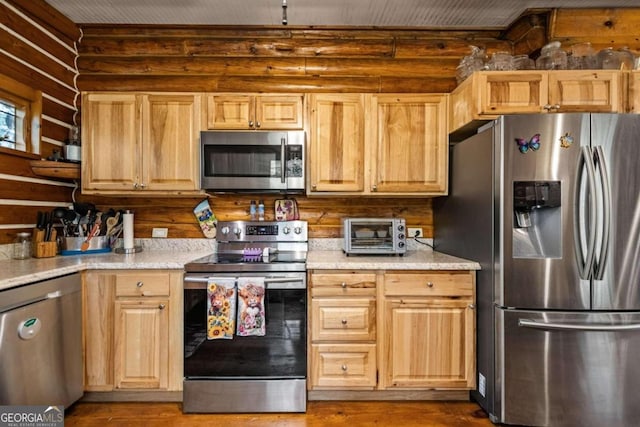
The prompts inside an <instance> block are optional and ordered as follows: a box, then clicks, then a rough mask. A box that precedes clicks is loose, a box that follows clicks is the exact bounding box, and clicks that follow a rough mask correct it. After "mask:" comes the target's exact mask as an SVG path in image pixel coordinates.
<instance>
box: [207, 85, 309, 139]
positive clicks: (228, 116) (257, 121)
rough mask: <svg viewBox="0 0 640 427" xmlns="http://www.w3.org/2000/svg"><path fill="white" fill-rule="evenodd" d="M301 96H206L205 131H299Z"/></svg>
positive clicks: (232, 94) (300, 127) (300, 125)
mask: <svg viewBox="0 0 640 427" xmlns="http://www.w3.org/2000/svg"><path fill="white" fill-rule="evenodd" d="M303 99H304V97H303V95H302V94H278V95H251V94H237V93H220V94H213V93H211V94H207V128H208V129H233V130H247V129H264V130H272V129H302V124H303V123H302V118H303Z"/></svg>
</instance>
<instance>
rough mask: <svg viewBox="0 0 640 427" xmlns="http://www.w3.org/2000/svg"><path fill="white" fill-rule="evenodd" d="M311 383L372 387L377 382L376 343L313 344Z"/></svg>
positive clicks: (314, 385)
mask: <svg viewBox="0 0 640 427" xmlns="http://www.w3.org/2000/svg"><path fill="white" fill-rule="evenodd" d="M311 361H312V362H311V370H310V372H311V374H310V378H309V381H310V387H311V388H312V389H314V390H321V389H323V388H324V389H347V390H353V389H359V388H366V389H373V388H374V387H375V385H376V345H375V344H353V343H349V344H313V345H312V346H311Z"/></svg>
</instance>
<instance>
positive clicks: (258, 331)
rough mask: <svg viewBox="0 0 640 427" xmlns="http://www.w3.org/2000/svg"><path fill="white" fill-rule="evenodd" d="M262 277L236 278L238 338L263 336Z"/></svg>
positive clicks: (264, 326) (264, 331) (264, 330)
mask: <svg viewBox="0 0 640 427" xmlns="http://www.w3.org/2000/svg"><path fill="white" fill-rule="evenodd" d="M265 320H266V319H265V316H264V277H238V330H237V334H238V336H243V337H246V336H264V335H265V333H266V325H265Z"/></svg>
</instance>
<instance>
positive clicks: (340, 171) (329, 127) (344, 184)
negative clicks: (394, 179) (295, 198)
mask: <svg viewBox="0 0 640 427" xmlns="http://www.w3.org/2000/svg"><path fill="white" fill-rule="evenodd" d="M363 98H364V97H363V95H360V94H314V95H311V96H310V100H309V103H310V113H311V114H310V117H311V125H310V134H309V146H310V150H309V152H310V154H309V162H310V183H311V188H310V192H312V193H313V192H325V191H326V192H330V191H363V190H364V163H365V150H364V100H363Z"/></svg>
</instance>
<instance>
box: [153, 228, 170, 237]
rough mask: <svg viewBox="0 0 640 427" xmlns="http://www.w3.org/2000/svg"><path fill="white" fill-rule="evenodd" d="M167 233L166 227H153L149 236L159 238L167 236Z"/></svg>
mask: <svg viewBox="0 0 640 427" xmlns="http://www.w3.org/2000/svg"><path fill="white" fill-rule="evenodd" d="M168 235H169V229H168V228H155V227H154V229H153V231H152V232H151V237H161V238H165V239H166V238H167V236H168Z"/></svg>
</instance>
